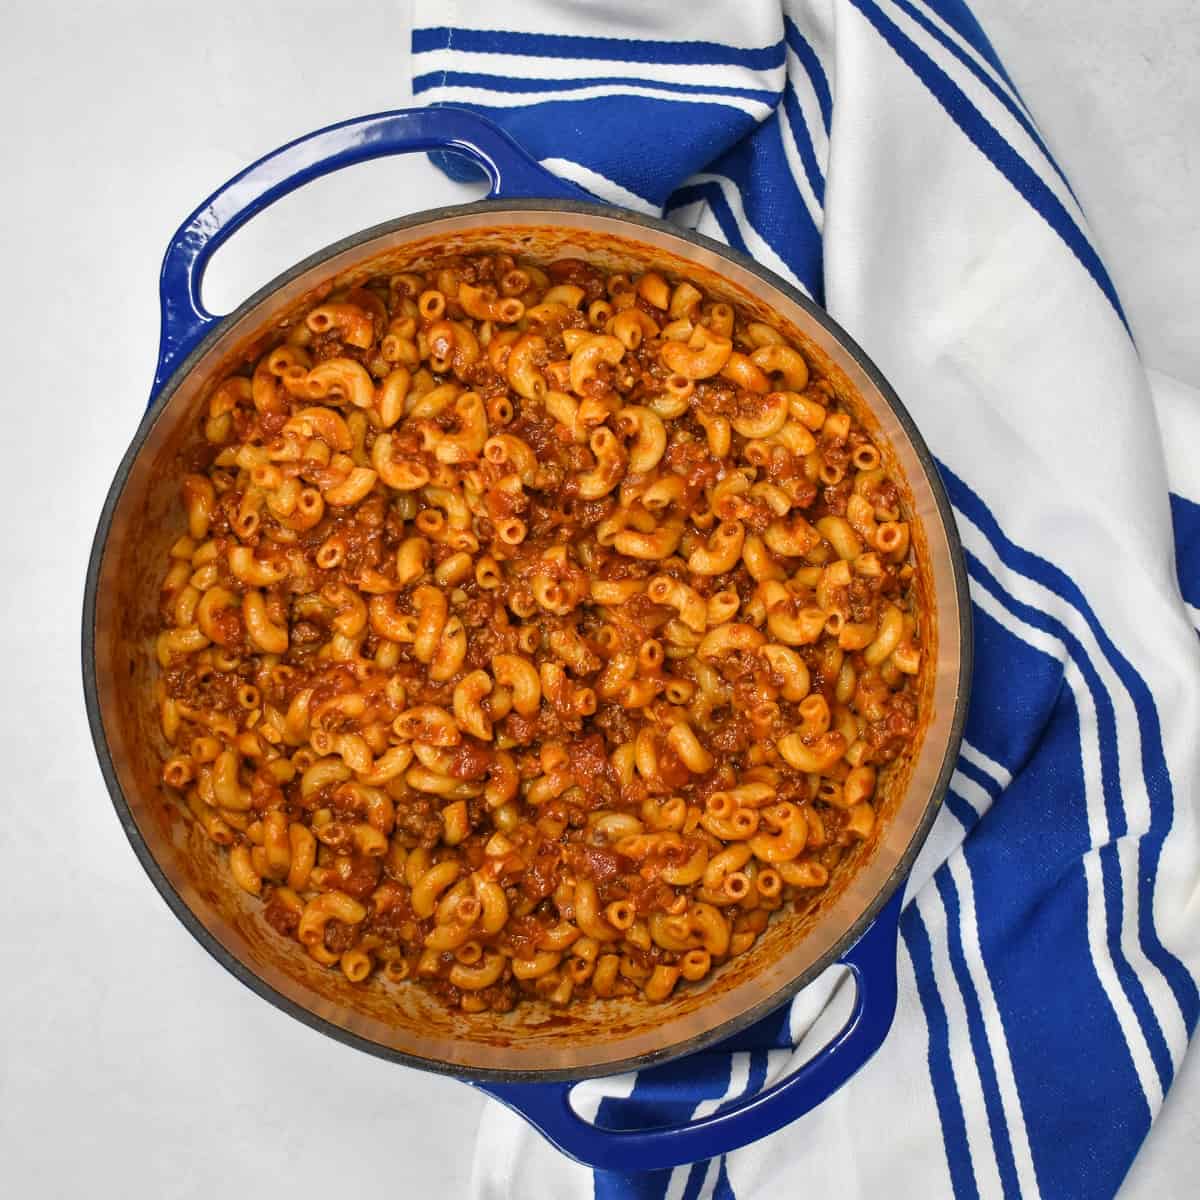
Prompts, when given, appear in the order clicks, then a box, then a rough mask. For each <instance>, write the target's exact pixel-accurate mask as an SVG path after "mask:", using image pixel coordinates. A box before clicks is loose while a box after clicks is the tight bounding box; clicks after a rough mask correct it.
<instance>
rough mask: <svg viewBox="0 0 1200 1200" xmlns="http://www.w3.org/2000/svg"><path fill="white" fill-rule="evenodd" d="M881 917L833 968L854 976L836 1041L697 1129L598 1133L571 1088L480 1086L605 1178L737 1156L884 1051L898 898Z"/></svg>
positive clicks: (892, 1004)
mask: <svg viewBox="0 0 1200 1200" xmlns="http://www.w3.org/2000/svg"><path fill="white" fill-rule="evenodd" d="M902 892H903V888H902V887H901V888H898V889H897V890H896V894H895V895H894V896H892V898H891V899H890V900H889V901H888V903H887V905H886V906H885V907H884V908H883V909H881V910H880V912H879V914H878V916H876V918H875V920H874V921H873V922H872V923H871V924H870V926H868V928H867V929H866V931H865V932H864V933H863V935H862V936H861V937H860V938H859V939H858V941H857V942H855V943H854V945H853V946H852V947H850V949H849V950H847V951H846V952H845V953H844V954H843V955H842V956H841V958H840V959H839V960H838V961H839V962H842V963H844V964H845V965H846V966H847V967H849V968H850V970H851V972H853V975H854V982H855V986H856V989H857V995H856V997H855V1001H854V1011H853V1012H852V1013H851V1014H850V1018H849V1020H848V1021H847V1022H846V1024H845V1025H844V1026H843V1027H842V1029H841V1030H840V1031H839V1033H838V1034H837V1036H836V1037H835V1038H834V1039H833V1040H832V1041H831V1042H830V1043H829V1044H828V1045H827V1046H826V1047H825V1048H824V1049H823V1050H821V1051H820V1052H819V1053H818V1054H817V1055H816V1056H815V1057H814V1058H811V1059H810V1060H809V1061H808V1062H806V1063H805V1064H804V1065H803V1066H802V1067H801V1068H800V1069H799V1070H798V1071H796V1072H795V1074H793V1075H790V1076H789V1077H788V1078H787V1079H784V1080H782V1081H780V1082H779V1083H776V1084H774V1085H773V1086H772V1087H769V1088H767V1089H766V1090H765V1091H763V1092H759V1093H758V1095H756V1096H750V1097H747V1098H746V1099H745V1100H741V1101H739V1102H737V1103H735V1104H733V1105H731V1106H730V1107H728V1108H725V1109H723V1110H721V1111H718V1112H715V1113H713V1114H712V1115H711V1116H707V1117H703V1118H701V1119H700V1120H698V1121H692V1122H687V1123H683V1124H679V1125H661V1126H656V1127H654V1128H651V1129H632V1130H625V1129H622V1130H616V1129H601V1128H599V1127H598V1126H595V1125H590V1124H588V1123H587V1122H586V1121H584V1120H582V1119H581V1118H580V1117H578V1116H576V1114H575V1112H574V1110H573V1109H572V1108H571V1104H570V1099H569V1096H570V1092H571V1089H572V1088H573V1087H574V1086H575V1084H574V1083H571V1082H568V1083H478V1084H476V1085H475V1086H476V1087H478V1088H480V1089H481V1090H482V1091H485V1092H487V1093H488V1094H489V1095H492V1096H494V1097H495V1098H496V1099H497V1100H499V1101H500V1102H501V1103H502V1104H505V1105H507V1106H508V1107H509V1108H511V1109H513V1110H514V1111H515V1112H517V1113H519V1114H520V1115H521V1116H522V1117H524V1118H525V1120H527V1121H528V1122H529V1123H530V1124H531V1125H532V1126H533V1127H534V1128H535V1129H537V1130H538V1132H540V1133H541V1134H542V1135H543V1136H544V1137H546V1138H547V1139H548V1140H549V1141H550V1142H551V1143H552V1144H553V1145H555V1146H556V1147H557V1148H558V1149H559V1150H561V1151H562V1152H563V1153H564V1154H568V1155H570V1157H571V1158H574V1159H576V1160H577V1161H579V1162H581V1163H583V1164H584V1165H585V1166H589V1167H598V1168H601V1169H603V1170H606V1171H623V1172H628V1171H659V1170H664V1169H666V1168H668V1167H677V1166H680V1165H681V1164H683V1163H691V1162H696V1161H698V1160H700V1159H706V1158H715V1157H717V1156H718V1155H721V1154H727V1153H729V1151H731V1150H737V1149H740V1148H741V1147H742V1146H746V1145H749V1144H750V1143H751V1142H755V1141H757V1140H758V1139H759V1138H762V1137H766V1136H767V1134H769V1133H774V1132H775V1131H776V1130H777V1129H782V1128H783V1126H785V1125H787V1124H790V1123H791V1122H792V1121H795V1120H796V1119H797V1118H798V1117H801V1116H803V1115H804V1114H805V1113H806V1112H808V1111H809V1109H811V1108H815V1107H816V1106H817V1105H818V1104H820V1103H821V1102H822V1101H823V1100H825V1099H827V1098H828V1097H829V1096H831V1095H832V1094H833V1093H834V1092H836V1091H837V1089H838V1088H840V1087H841V1086H842V1084H844V1083H845V1082H846V1080H848V1079H849V1078H850V1076H851V1075H853V1074H854V1073H855V1072H856V1071H857V1070H858V1069H859V1068H860V1067H861V1066H862V1065H863V1064H864V1063H865V1062H866V1061H867V1060H868V1059H869V1058H870V1057H871V1056H872V1055H873V1054H874V1053H875V1051H876V1050H878V1049H879V1047H880V1045H881V1044H882V1043H883V1039H884V1038H885V1037H886V1036H887V1032H888V1030H889V1029H890V1028H891V1026H892V1019H893V1017H894V1016H895V1014H896V942H897V938H898V936H899V920H900V906H901V893H902Z"/></svg>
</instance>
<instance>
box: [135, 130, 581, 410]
mask: <svg viewBox="0 0 1200 1200" xmlns="http://www.w3.org/2000/svg"><path fill="white" fill-rule="evenodd" d="M431 150H436V151H446V152H449V153H453V154H461V155H464V156H465V157H467V158H468V159H471V160H472V161H473V162H474V163H475V164H476V165H477V166H479V167H480V168H481V169H482V170H483V172H484V173H485V174H486V175H487V176H488V178H489V179H490V180H491V183H492V188H491V191H490V192H489V193H488V197H489V199H491V198H505V199H516V198H519V197H533V198H540V199H575V200H587V199H591V197H589V196H588V195H587V194H586V193H584V192H583V191H581V190H580V189H578V188H576V187H575V186H574V185H573V184H570V183H567V182H565V181H564V180H562V179H559V178H558V177H557V176H556V175H552V174H551V173H550V172H549V171H547V170H546V169H545V168H544V167H542V166H540V165H539V164H538V162H537V161H536V160H535V159H533V158H532V157H530V155H529V154H527V153H526V152H525V151H524V150H523V149H522V148H521V147H520V146H519V145H517V143H516V142H514V141H513V139H512V138H511V137H510V136H509V135H508V134H507V133H505V132H504V130H502V129H500V128H499V126H497V125H494V124H493V123H492V122H491V121H489V120H487V118H486V117H481V116H479V115H478V114H477V113H473V112H471V111H470V110H468V109H464V108H412V109H396V110H395V111H393V112H382V113H374V114H373V115H371V116H368V117H355V118H354V119H353V120H350V121H342V122H340V123H338V124H337V125H329V126H327V127H326V128H324V129H318V130H317V131H316V132H315V133H309V134H306V135H305V136H304V137H301V138H297V139H296V140H295V141H294V142H289V143H288V144H287V145H286V146H281V147H280V148H279V149H278V150H274V151H272V152H271V153H270V154H268V155H266V156H264V157H263V158H260V159H259V160H258V162H256V163H253V164H251V165H250V166H249V167H247V168H246V169H245V170H244V171H242V172H241V173H240V174H238V175H235V176H234V177H233V178H232V179H231V180H229V182H228V183H226V184H225V185H224V186H223V187H220V188H218V189H217V190H216V191H215V192H213V194H212V195H211V196H209V197H208V199H207V200H205V201H204V202H203V203H202V204H201V205H200V206H199V207H198V208H197V209H196V210H195V212H193V213H192V214H191V216H189V217H188V218H187V220H186V221H184V223H183V224H182V225H181V226H180V227H179V229H178V230H176V232H175V235H174V237H172V238H171V242H170V244H169V245H168V247H167V252H166V255H165V256H164V258H163V265H162V275H161V277H160V283H159V294H160V297H161V303H162V335H161V338H160V341H159V350H158V365H157V367H156V368H155V372H154V388H153V390H152V392H151V397H150V398H151V403H153V401H154V399H155V398H156V397H157V395H158V393H159V390H160V389H161V387H162V385H163V384H164V383H165V382H166V380H167V379H168V377H169V376H170V375H171V372H172V371H174V370H175V368H176V367H177V366H178V365H179V363H180V362H182V361H183V359H184V358H186V357H187V355H188V354H189V353H191V351H192V350H193V349H194V348H195V347H196V345H197V343H198V342H199V341H200V339H201V338H202V337H203V336H204V334H205V333H207V332H208V330H209V329H210V328H211V327H212V326H213V324H214V323H215V322H216V321H217V320H219V319H220V318H218V317H216V316H214V315H213V314H212V313H210V312H208V311H207V310H206V309H205V307H204V305H203V304H202V303H201V300H200V286H201V283H202V281H203V279H204V270H205V268H206V267H207V265H208V260H209V258H210V257H211V256H212V253H213V251H214V250H216V249H217V247H218V246H220V245H221V244H222V243H223V242H224V241H225V240H226V239H227V238H228V237H229V236H230V234H232V233H233V232H234V231H235V230H237V229H239V228H241V226H242V225H244V224H245V223H246V222H247V221H248V220H250V218H251V217H253V216H254V215H255V213H258V212H261V211H262V210H263V209H264V208H266V207H267V206H268V205H270V204H273V203H274V202H275V201H276V200H278V199H279V198H280V197H281V196H286V195H287V194H288V193H289V192H292V191H295V190H296V188H298V187H301V186H302V185H303V184H305V183H307V182H308V181H309V180H310V179H316V178H318V177H319V176H321V175H328V174H330V173H331V172H333V171H337V170H340V169H341V168H342V167H347V166H350V165H352V164H353V163H359V162H365V161H367V160H368V159H372V158H383V157H386V156H389V155H392V154H410V153H414V152H418V151H431Z"/></svg>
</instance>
